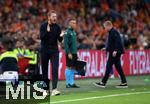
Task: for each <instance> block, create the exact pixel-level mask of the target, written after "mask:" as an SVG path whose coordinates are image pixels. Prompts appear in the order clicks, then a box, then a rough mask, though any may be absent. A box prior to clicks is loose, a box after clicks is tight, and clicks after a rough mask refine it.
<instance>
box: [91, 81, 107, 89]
mask: <svg viewBox="0 0 150 104" xmlns="http://www.w3.org/2000/svg"><path fill="white" fill-rule="evenodd" d="M93 84H94V85H95V86H97V87H101V88H105V87H106V85H105V84H104V83H102V82H98V83H93Z"/></svg>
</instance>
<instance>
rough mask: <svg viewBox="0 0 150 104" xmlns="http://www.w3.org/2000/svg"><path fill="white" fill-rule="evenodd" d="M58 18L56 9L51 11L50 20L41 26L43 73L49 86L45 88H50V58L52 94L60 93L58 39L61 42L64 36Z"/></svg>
mask: <svg viewBox="0 0 150 104" xmlns="http://www.w3.org/2000/svg"><path fill="white" fill-rule="evenodd" d="M56 20H57V13H56V11H50V12H49V13H48V21H46V22H44V23H43V24H42V25H41V27H40V39H41V64H42V74H43V80H44V81H45V82H46V84H47V87H45V88H44V89H46V90H49V79H48V66H49V65H48V63H49V60H50V61H51V65H52V93H51V95H52V96H55V95H59V94H60V92H59V91H58V90H57V82H58V66H59V51H58V41H60V42H61V41H62V40H63V38H62V36H60V34H61V29H60V27H59V25H58V24H56Z"/></svg>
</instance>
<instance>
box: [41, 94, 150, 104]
mask: <svg viewBox="0 0 150 104" xmlns="http://www.w3.org/2000/svg"><path fill="white" fill-rule="evenodd" d="M137 94H150V91H145V92H133V93H123V94H113V95H106V96H96V97H87V98H80V99H73V100H62V101H56V102H50V104H59V103H61V104H62V103H68V102H76V101H83V100H93V99H102V98H111V97H117V96H128V95H137ZM43 104H44V103H43Z"/></svg>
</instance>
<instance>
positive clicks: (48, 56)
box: [41, 51, 59, 90]
mask: <svg viewBox="0 0 150 104" xmlns="http://www.w3.org/2000/svg"><path fill="white" fill-rule="evenodd" d="M49 60H50V62H51V65H52V68H51V69H52V89H56V88H57V82H58V66H59V52H58V51H53V52H52V51H50V52H49V51H41V65H42V78H43V80H44V81H45V83H46V84H47V88H45V89H47V90H48V89H50V87H49V86H50V83H49V82H50V81H49V79H48V66H49V65H48V63H49Z"/></svg>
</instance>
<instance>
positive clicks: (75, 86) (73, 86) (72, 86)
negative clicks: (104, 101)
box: [70, 84, 80, 88]
mask: <svg viewBox="0 0 150 104" xmlns="http://www.w3.org/2000/svg"><path fill="white" fill-rule="evenodd" d="M70 86H71V88H80V87H79V86H77V85H76V84H73V85H70Z"/></svg>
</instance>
